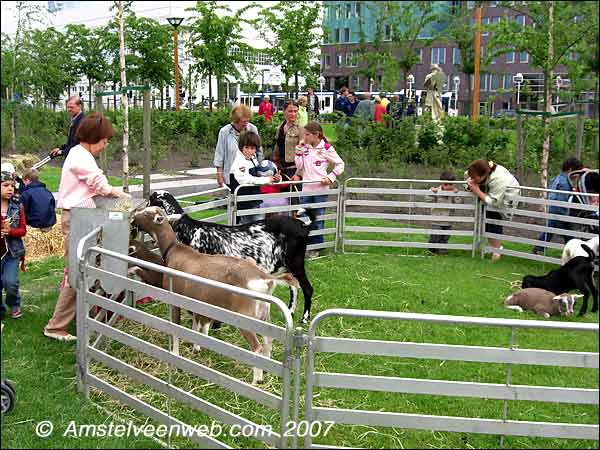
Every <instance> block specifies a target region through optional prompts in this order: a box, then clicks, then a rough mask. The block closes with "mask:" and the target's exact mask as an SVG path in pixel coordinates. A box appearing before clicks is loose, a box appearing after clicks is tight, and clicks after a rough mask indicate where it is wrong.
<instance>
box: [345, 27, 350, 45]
mask: <svg viewBox="0 0 600 450" xmlns="http://www.w3.org/2000/svg"><path fill="white" fill-rule="evenodd" d="M344 42H350V28H344Z"/></svg>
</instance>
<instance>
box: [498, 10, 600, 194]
mask: <svg viewBox="0 0 600 450" xmlns="http://www.w3.org/2000/svg"><path fill="white" fill-rule="evenodd" d="M593 3H594V2H585V1H572V2H570V1H549V2H541V1H532V2H527V3H526V4H522V3H520V2H518V3H515V2H502V3H501V6H504V7H506V8H510V9H511V10H512V11H514V12H516V13H518V14H519V15H523V16H525V17H526V18H527V19H528V23H527V24H526V25H525V26H521V25H520V24H518V23H517V22H516V21H510V20H507V19H506V18H505V19H503V20H501V21H500V22H499V23H498V24H496V25H494V26H492V27H490V30H491V31H492V36H491V39H490V40H489V42H488V48H493V49H495V50H494V54H502V53H506V52H507V51H517V52H527V53H529V56H530V58H531V63H532V65H533V66H536V67H540V68H541V69H542V71H543V74H544V89H543V92H544V97H543V101H544V110H545V112H546V114H545V115H544V143H543V146H542V161H541V165H540V168H541V176H540V185H541V187H546V186H547V183H548V158H549V155H550V120H551V118H550V114H551V112H552V93H553V88H554V72H555V70H556V68H557V67H558V66H560V65H564V64H566V63H568V58H569V57H570V54H571V52H573V51H574V50H575V49H576V48H578V46H579V45H580V44H581V43H582V42H583V41H584V40H585V39H586V35H588V34H589V33H593V32H596V31H597V29H598V18H597V16H596V17H591V14H590V12H591V11H590V9H591V8H593V6H591V5H592V4H593ZM595 45H596V46H597V45H598V44H597V42H596V43H595Z"/></svg>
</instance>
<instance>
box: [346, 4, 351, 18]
mask: <svg viewBox="0 0 600 450" xmlns="http://www.w3.org/2000/svg"><path fill="white" fill-rule="evenodd" d="M351 17H352V4H351V3H346V19H350V18H351Z"/></svg>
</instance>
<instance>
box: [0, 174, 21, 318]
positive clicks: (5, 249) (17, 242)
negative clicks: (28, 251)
mask: <svg viewBox="0 0 600 450" xmlns="http://www.w3.org/2000/svg"><path fill="white" fill-rule="evenodd" d="M1 197H2V218H1V222H0V223H1V225H0V227H1V236H0V255H1V256H2V277H1V279H2V281H1V284H0V289H1V291H2V292H6V305H7V306H8V307H9V308H10V317H11V318H13V319H18V318H20V317H21V316H22V313H21V296H20V295H19V262H21V270H23V271H25V264H24V263H25V246H24V245H23V239H22V237H23V236H25V233H26V232H27V228H26V226H25V210H24V209H23V206H22V205H21V202H20V201H19V200H17V198H15V180H14V178H13V175H12V173H9V172H2V193H1ZM5 314H6V306H5V305H4V301H2V302H1V303H0V316H1V317H2V319H4V316H5Z"/></svg>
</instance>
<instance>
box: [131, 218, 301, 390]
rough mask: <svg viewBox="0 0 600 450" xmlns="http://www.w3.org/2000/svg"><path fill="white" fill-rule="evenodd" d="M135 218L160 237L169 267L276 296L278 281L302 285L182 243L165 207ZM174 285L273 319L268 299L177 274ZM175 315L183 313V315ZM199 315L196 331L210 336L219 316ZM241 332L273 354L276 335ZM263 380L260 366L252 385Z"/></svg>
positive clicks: (165, 279) (255, 349)
mask: <svg viewBox="0 0 600 450" xmlns="http://www.w3.org/2000/svg"><path fill="white" fill-rule="evenodd" d="M134 222H135V224H136V225H137V226H138V227H139V228H140V229H142V230H144V231H145V232H147V233H148V234H150V235H151V236H152V237H153V238H154V239H155V241H156V242H157V243H158V246H159V248H160V251H161V254H162V255H163V260H164V261H165V266H167V267H169V268H171V269H174V270H179V271H181V272H186V273H189V274H192V275H197V276H200V277H203V278H208V279H212V280H216V281H220V282H222V283H227V284H229V285H233V286H238V287H241V288H245V289H248V290H251V291H255V292H261V293H264V294H269V295H270V294H272V292H273V290H274V289H275V286H276V285H286V286H288V287H289V288H290V289H292V290H295V291H297V290H298V288H299V283H298V280H296V278H294V277H293V276H292V275H290V274H289V273H284V274H282V275H280V276H275V275H271V274H268V273H266V272H264V271H262V270H261V269H260V268H259V267H258V266H257V265H256V263H255V262H253V261H248V260H247V259H241V258H234V257H230V256H222V255H205V254H202V253H199V252H197V251H196V250H194V249H192V248H191V247H188V246H187V245H184V244H180V243H178V242H177V240H176V237H175V232H174V231H173V229H172V228H171V225H170V224H169V220H168V217H167V215H166V213H165V212H164V211H163V210H162V209H161V208H158V207H148V208H146V209H144V210H142V211H138V212H136V213H135V215H134ZM169 279H170V277H163V288H164V289H169V288H170V286H171V283H170V282H169ZM172 288H173V291H174V292H176V293H178V294H182V295H185V296H187V297H191V298H195V299H197V300H201V301H203V302H206V303H210V304H211V305H215V306H219V307H221V308H225V309H228V310H230V311H234V312H237V313H240V314H244V315H246V316H249V317H255V318H257V319H259V320H263V321H269V319H270V317H269V316H270V303H268V302H263V301H260V300H255V299H252V298H249V297H246V296H243V295H240V294H236V293H233V292H230V291H227V290H225V289H221V288H216V287H212V286H208V285H204V284H198V283H194V282H191V281H188V280H185V279H183V278H180V277H173V278H172ZM177 309H178V308H177ZM174 315H175V316H177V314H174ZM193 316H194V325H193V327H194V329H196V330H197V331H199V330H200V329H201V331H202V333H204V334H206V335H208V330H209V328H210V324H211V323H212V322H213V320H214V319H211V318H209V317H204V316H201V315H199V314H195V313H194V314H193ZM240 332H241V333H242V335H243V336H244V338H245V339H246V341H247V342H248V344H249V345H250V349H251V350H252V351H253V352H254V353H258V354H262V355H264V356H266V357H267V358H270V357H271V348H272V342H271V341H272V339H271V338H270V337H268V336H263V345H261V344H260V342H259V341H258V338H257V336H256V334H255V333H254V332H252V331H247V330H240ZM178 344H179V342H178V340H177V339H174V348H173V350H174V352H175V353H178V352H179V345H178ZM194 350H199V346H197V345H194ZM262 380H263V371H262V369H259V368H256V367H255V368H254V369H253V379H252V384H256V383H258V382H262Z"/></svg>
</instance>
